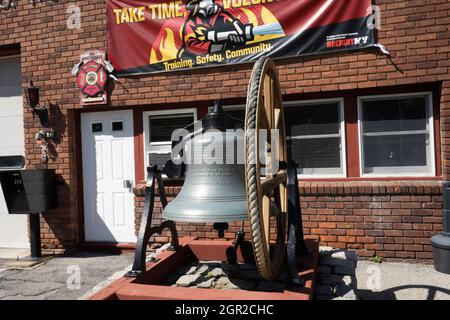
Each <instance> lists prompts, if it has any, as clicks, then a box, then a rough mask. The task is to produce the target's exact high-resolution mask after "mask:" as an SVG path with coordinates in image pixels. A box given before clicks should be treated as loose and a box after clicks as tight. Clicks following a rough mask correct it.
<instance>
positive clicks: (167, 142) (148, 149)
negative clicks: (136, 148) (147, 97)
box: [143, 109, 197, 167]
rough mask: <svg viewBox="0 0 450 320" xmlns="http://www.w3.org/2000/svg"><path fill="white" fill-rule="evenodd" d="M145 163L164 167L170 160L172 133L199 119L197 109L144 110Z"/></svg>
mask: <svg viewBox="0 0 450 320" xmlns="http://www.w3.org/2000/svg"><path fill="white" fill-rule="evenodd" d="M143 120H144V141H145V146H144V148H145V165H146V167H147V166H151V165H155V164H156V165H158V166H160V167H162V166H163V165H164V164H165V163H166V161H168V160H170V158H171V153H172V134H173V132H174V131H177V130H179V129H183V128H185V127H187V126H188V125H190V124H191V123H193V122H194V121H196V120H197V112H196V109H180V110H170V111H149V112H144V114H143Z"/></svg>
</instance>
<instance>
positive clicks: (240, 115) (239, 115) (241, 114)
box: [225, 109, 245, 121]
mask: <svg viewBox="0 0 450 320" xmlns="http://www.w3.org/2000/svg"><path fill="white" fill-rule="evenodd" d="M225 111H226V112H228V114H229V115H230V116H231V117H233V118H236V119H238V120H241V121H245V110H244V109H242V110H225Z"/></svg>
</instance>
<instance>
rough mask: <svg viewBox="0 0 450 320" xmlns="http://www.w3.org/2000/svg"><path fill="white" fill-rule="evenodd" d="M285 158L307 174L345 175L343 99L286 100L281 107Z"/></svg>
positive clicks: (318, 175)
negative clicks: (285, 139) (285, 136)
mask: <svg viewBox="0 0 450 320" xmlns="http://www.w3.org/2000/svg"><path fill="white" fill-rule="evenodd" d="M284 117H285V121H286V135H287V150H288V159H289V160H295V161H297V163H298V172H299V174H301V175H304V176H311V177H345V176H346V160H345V123H344V110H343V99H331V100H316V101H301V102H287V103H285V108H284Z"/></svg>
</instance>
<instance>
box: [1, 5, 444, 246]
mask: <svg viewBox="0 0 450 320" xmlns="http://www.w3.org/2000/svg"><path fill="white" fill-rule="evenodd" d="M375 2H376V3H377V4H378V5H379V6H380V7H381V12H382V29H381V30H380V31H379V42H380V43H381V44H383V45H386V46H387V48H388V49H389V50H390V52H391V54H392V61H393V62H394V63H395V64H396V65H397V66H398V67H399V68H400V69H401V70H403V73H401V72H399V71H398V70H397V69H396V68H395V67H394V66H393V65H392V64H391V62H390V61H389V59H387V58H386V57H384V56H378V55H376V54H374V53H369V52H357V53H352V54H347V53H341V54H336V55H330V56H322V57H320V58H319V57H314V58H306V59H305V58H294V59H289V60H280V61H279V62H278V65H279V68H280V80H281V82H282V83H281V88H282V92H283V94H284V95H285V96H286V95H296V96H297V97H298V98H301V97H302V96H303V95H304V94H306V93H311V92H314V93H321V94H322V93H326V92H330V91H338V90H339V91H341V90H355V89H362V88H375V87H384V86H396V85H404V84H421V83H436V84H438V83H439V84H440V85H441V87H442V94H441V97H440V110H441V124H442V126H441V129H442V133H441V136H442V166H443V174H444V177H445V178H449V174H450V135H449V129H450V111H449V110H450V104H449V103H450V72H449V71H450V70H449V65H450V63H449V61H450V59H449V58H450V45H449V44H450V43H449V38H450V30H449V25H450V23H449V21H450V18H449V17H450V3H449V2H448V0H420V1H419V0H413V1H411V0H377V1H375ZM18 4H19V5H18V7H17V9H14V10H10V11H7V12H0V20H1V24H0V52H1V49H2V48H5V47H6V46H10V45H14V44H20V46H21V59H22V73H23V86H26V83H27V81H28V80H29V79H30V78H32V79H33V80H34V82H35V84H36V85H37V86H40V87H41V89H42V90H41V96H42V97H41V98H42V101H44V102H46V101H49V102H50V103H52V104H53V105H55V109H54V110H55V112H54V114H53V116H52V121H54V123H56V124H57V126H58V129H57V132H58V133H59V134H60V136H59V137H58V141H57V143H56V145H55V148H56V149H55V150H56V153H57V158H56V160H53V161H50V163H49V167H50V168H54V169H56V170H57V174H58V175H59V181H60V183H61V185H60V187H59V191H58V194H59V200H60V208H59V209H58V210H55V211H53V212H50V213H48V214H45V215H44V217H43V218H42V229H43V239H42V240H43V246H44V249H48V250H50V251H55V250H58V249H62V248H65V247H70V246H74V245H76V244H77V243H79V242H80V241H82V240H83V239H82V232H79V231H80V229H82V219H80V218H79V215H80V213H81V212H82V210H79V209H80V208H81V209H82V207H83V203H82V201H81V198H80V197H79V194H80V193H81V190H80V188H79V185H80V183H79V180H78V179H77V178H78V177H80V176H82V172H81V171H80V168H79V167H77V163H79V161H80V158H79V148H80V146H79V145H77V137H78V136H79V128H78V127H77V119H78V118H77V117H78V116H79V114H78V112H79V111H76V110H79V109H80V105H79V99H78V89H77V88H76V85H75V79H74V78H73V77H72V75H71V74H70V69H71V67H72V66H73V65H74V64H75V63H77V62H78V60H79V55H80V54H81V53H82V52H84V51H86V50H88V49H103V50H106V23H105V18H106V9H105V4H104V1H100V0H82V1H60V2H58V3H57V4H54V3H51V2H48V3H42V4H41V3H37V4H36V5H35V7H33V6H32V5H31V4H29V3H28V1H26V0H18ZM69 4H75V5H78V6H79V7H80V8H81V13H82V29H81V30H69V29H67V27H66V19H67V18H68V16H69V15H68V14H67V13H66V10H67V6H68V5H69ZM0 54H1V53H0ZM250 71H251V65H249V64H246V65H241V66H234V67H226V68H222V69H218V68H211V69H204V70H199V71H192V72H178V73H170V74H164V75H155V76H144V77H140V78H129V79H123V80H121V82H122V83H123V86H124V88H123V87H121V86H117V88H116V90H115V92H114V94H113V96H112V109H123V108H125V107H127V108H138V107H139V106H152V107H156V106H158V105H159V106H160V105H166V106H170V107H177V103H182V105H185V106H195V105H196V104H197V103H201V102H205V101H212V100H213V99H234V98H241V99H243V98H245V96H246V85H247V81H248V78H249V76H250ZM125 88H126V89H125ZM24 108H25V109H24V110H25V117H24V119H25V128H24V130H25V144H26V161H27V167H28V168H34V167H38V166H40V165H41V162H40V150H39V147H38V146H37V145H36V144H35V143H34V135H35V134H36V132H37V131H38V130H39V122H38V119H37V118H32V116H31V114H30V113H29V112H28V109H27V107H26V106H24Z"/></svg>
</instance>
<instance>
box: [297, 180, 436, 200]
mask: <svg viewBox="0 0 450 320" xmlns="http://www.w3.org/2000/svg"><path fill="white" fill-rule="evenodd" d="M442 181H443V180H442V179H441V178H432V179H423V178H422V179H421V180H400V179H396V180H390V181H389V180H386V179H384V180H382V181H380V180H372V181H369V180H366V179H365V180H353V181H349V180H345V181H329V180H328V181H317V180H316V181H300V182H299V189H300V194H301V195H343V196H352V195H411V194H414V195H416V194H426V195H441V194H442Z"/></svg>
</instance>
